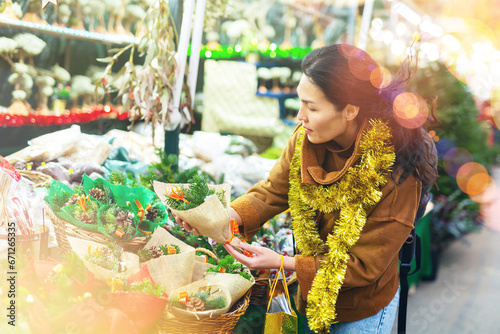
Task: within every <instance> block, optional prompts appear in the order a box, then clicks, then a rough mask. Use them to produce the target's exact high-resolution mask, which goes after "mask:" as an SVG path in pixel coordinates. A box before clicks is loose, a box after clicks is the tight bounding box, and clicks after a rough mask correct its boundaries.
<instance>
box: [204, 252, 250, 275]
mask: <svg viewBox="0 0 500 334" xmlns="http://www.w3.org/2000/svg"><path fill="white" fill-rule="evenodd" d="M207 272H213V273H223V274H224V273H227V274H238V275H240V276H241V277H243V278H245V279H247V280H248V281H252V273H251V272H250V270H249V269H248V268H247V267H246V266H244V265H243V264H241V263H240V262H238V261H236V260H235V259H234V257H232V256H231V255H227V256H226V257H224V258H222V259H220V260H219V261H217V264H216V265H215V266H214V267H211V268H208V269H207Z"/></svg>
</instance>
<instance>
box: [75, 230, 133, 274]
mask: <svg viewBox="0 0 500 334" xmlns="http://www.w3.org/2000/svg"><path fill="white" fill-rule="evenodd" d="M68 241H69V243H70V245H71V249H72V250H73V251H74V252H75V253H76V254H77V255H78V256H79V257H80V258H82V259H83V262H84V263H85V267H86V268H87V269H88V270H89V271H90V272H91V273H93V274H94V276H95V278H96V279H98V280H100V281H104V282H106V280H107V279H108V278H113V277H121V278H123V279H127V278H129V277H130V276H132V275H133V274H135V273H136V272H138V271H139V257H138V256H137V255H135V254H133V253H129V252H123V259H122V262H124V264H125V267H126V270H125V271H124V272H121V273H118V272H115V271H112V270H109V269H106V268H103V267H101V266H99V265H97V264H95V263H92V262H89V261H87V260H85V259H84V258H85V255H87V253H88V249H89V246H92V249H93V250H95V248H96V247H103V248H104V247H106V245H104V244H101V243H98V242H94V241H90V240H84V239H79V238H74V237H69V238H68Z"/></svg>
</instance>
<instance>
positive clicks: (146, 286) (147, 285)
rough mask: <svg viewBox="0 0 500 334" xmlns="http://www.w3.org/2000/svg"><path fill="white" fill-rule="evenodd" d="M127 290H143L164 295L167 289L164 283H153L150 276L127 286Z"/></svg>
mask: <svg viewBox="0 0 500 334" xmlns="http://www.w3.org/2000/svg"><path fill="white" fill-rule="evenodd" d="M126 291H131V292H143V293H147V294H148V295H152V296H156V297H162V296H163V295H164V294H165V292H166V289H165V287H164V286H163V285H161V284H153V283H152V282H151V280H150V279H149V278H145V279H144V280H142V281H141V282H134V283H132V284H130V285H129V286H128V287H127V288H126Z"/></svg>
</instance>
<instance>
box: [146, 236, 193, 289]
mask: <svg viewBox="0 0 500 334" xmlns="http://www.w3.org/2000/svg"><path fill="white" fill-rule="evenodd" d="M165 244H169V245H171V244H174V245H177V246H179V251H180V253H179V254H172V255H164V256H160V257H159V258H156V259H152V260H149V261H147V262H145V264H146V265H147V266H148V270H149V273H150V275H151V277H152V278H153V280H154V281H155V283H157V284H162V285H163V286H164V287H165V290H166V292H167V294H168V295H170V292H171V291H172V290H175V289H177V288H179V287H181V286H183V285H186V284H189V283H191V281H192V277H193V269H194V266H195V249H194V248H193V247H191V246H189V245H187V244H185V243H183V242H182V241H180V240H179V239H177V238H175V237H174V236H172V235H171V234H170V233H168V232H167V231H166V230H165V229H163V228H157V229H156V230H155V231H154V233H153V235H152V236H151V239H150V240H149V241H148V243H147V244H146V246H145V248H150V247H152V246H157V247H159V246H163V245H165Z"/></svg>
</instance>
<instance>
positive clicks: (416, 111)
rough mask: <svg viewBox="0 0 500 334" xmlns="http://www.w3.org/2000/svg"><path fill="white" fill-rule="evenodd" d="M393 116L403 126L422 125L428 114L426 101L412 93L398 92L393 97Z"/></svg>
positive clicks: (409, 127) (413, 126)
mask: <svg viewBox="0 0 500 334" xmlns="http://www.w3.org/2000/svg"><path fill="white" fill-rule="evenodd" d="M393 109H394V116H395V119H396V121H397V122H398V123H399V124H400V125H401V126H403V127H405V128H408V129H415V128H418V127H420V126H422V125H423V124H424V123H425V122H426V121H427V117H428V116H429V107H428V106H427V103H426V101H425V100H424V99H423V98H422V97H421V96H419V95H417V94H414V93H408V92H405V93H400V94H399V95H398V96H396V98H395V99H394V103H393Z"/></svg>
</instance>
